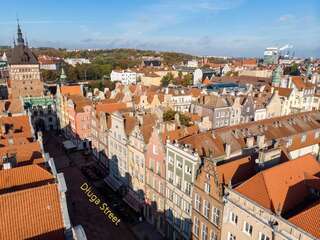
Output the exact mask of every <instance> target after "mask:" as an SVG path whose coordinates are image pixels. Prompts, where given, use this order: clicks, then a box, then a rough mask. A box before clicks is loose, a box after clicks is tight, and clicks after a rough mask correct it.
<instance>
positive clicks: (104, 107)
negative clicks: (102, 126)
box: [95, 103, 128, 113]
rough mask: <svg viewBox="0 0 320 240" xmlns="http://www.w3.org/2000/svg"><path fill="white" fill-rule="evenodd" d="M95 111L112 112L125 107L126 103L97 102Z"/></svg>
mask: <svg viewBox="0 0 320 240" xmlns="http://www.w3.org/2000/svg"><path fill="white" fill-rule="evenodd" d="M95 108H96V112H97V113H99V112H105V113H112V112H115V111H121V110H124V109H127V108H128V107H127V104H125V103H98V104H97V105H96V106H95Z"/></svg>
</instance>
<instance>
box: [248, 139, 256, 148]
mask: <svg viewBox="0 0 320 240" xmlns="http://www.w3.org/2000/svg"><path fill="white" fill-rule="evenodd" d="M253 143H254V137H247V138H246V144H247V148H251V147H253Z"/></svg>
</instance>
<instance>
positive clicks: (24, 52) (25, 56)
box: [8, 24, 38, 65]
mask: <svg viewBox="0 0 320 240" xmlns="http://www.w3.org/2000/svg"><path fill="white" fill-rule="evenodd" d="M17 35H18V38H17V45H16V44H15V45H14V48H13V49H12V51H11V54H10V57H9V58H8V62H9V64H10V65H15V64H38V59H37V57H36V56H35V55H34V54H33V52H32V51H31V50H30V48H29V47H28V44H26V45H25V43H24V39H23V36H22V32H21V29H20V25H19V24H18V32H17Z"/></svg>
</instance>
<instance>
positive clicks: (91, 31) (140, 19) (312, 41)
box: [0, 0, 320, 57]
mask: <svg viewBox="0 0 320 240" xmlns="http://www.w3.org/2000/svg"><path fill="white" fill-rule="evenodd" d="M19 4H21V1H19V0H16V1H10V2H4V3H2V6H3V9H7V10H6V11H4V12H3V14H1V16H0V28H1V31H0V45H10V44H12V41H13V40H12V38H13V36H14V35H15V31H16V27H15V24H16V20H15V16H13V14H12V13H13V12H16V14H17V17H19V18H20V23H21V25H22V26H23V30H24V31H25V32H26V35H27V38H28V41H29V43H30V45H31V46H33V47H56V48H59V47H61V48H69V49H73V48H103V49H104V48H137V49H150V50H160V51H178V52H186V53H190V54H194V55H225V56H245V57H246V56H250V57H251V56H252V57H262V56H263V51H264V49H265V48H266V47H271V46H276V47H281V46H282V45H285V44H292V45H294V47H295V52H296V56H304V57H305V56H314V57H319V56H320V46H319V44H318V42H319V41H318V40H319V37H320V27H319V23H320V18H319V16H318V15H317V13H316V10H317V9H319V7H320V4H319V2H317V1H314V0H310V1H308V2H299V1H281V3H277V2H276V1H268V3H266V2H261V1H246V0H225V1H215V0H201V1H197V3H196V4H195V3H194V2H193V1H189V0H188V1H183V3H182V1H180V0H174V1H167V0H164V1H154V2H152V3H150V2H148V3H146V2H145V1H141V0H134V1H122V2H117V1H108V3H98V2H91V3H90V5H88V3H87V2H85V1H77V5H76V7H74V6H75V4H74V1H69V2H68V3H65V4H64V5H63V6H62V5H57V4H56V3H54V2H53V1H46V3H45V4H43V5H41V6H39V5H38V3H37V1H29V2H28V5H27V6H25V7H24V8H23V9H21V8H19ZM71 12H72V15H71V14H70V13H71ZM301 13H303V15H302V14H301ZM212 23H217V24H212ZM261 26H263V28H262V27H261ZM48 29H50V31H48ZM29 36H30V37H29ZM306 39H307V41H306Z"/></svg>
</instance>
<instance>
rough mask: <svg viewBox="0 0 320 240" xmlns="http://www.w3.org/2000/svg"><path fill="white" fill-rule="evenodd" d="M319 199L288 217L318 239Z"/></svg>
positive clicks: (319, 230)
mask: <svg viewBox="0 0 320 240" xmlns="http://www.w3.org/2000/svg"><path fill="white" fill-rule="evenodd" d="M319 218H320V201H317V202H315V203H313V204H312V205H311V206H308V207H307V208H306V209H304V210H303V211H302V212H300V213H298V214H296V215H295V216H293V217H291V218H289V221H290V222H292V223H293V224H294V225H296V226H298V227H299V228H301V229H303V230H305V231H306V232H308V233H310V234H311V235H313V236H315V237H316V238H319V239H320V221H319Z"/></svg>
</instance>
